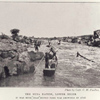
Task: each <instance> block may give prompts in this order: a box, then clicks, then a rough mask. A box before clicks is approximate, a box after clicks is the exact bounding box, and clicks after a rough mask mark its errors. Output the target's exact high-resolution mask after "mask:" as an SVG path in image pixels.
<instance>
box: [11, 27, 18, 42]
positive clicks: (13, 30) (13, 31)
mask: <svg viewBox="0 0 100 100" xmlns="http://www.w3.org/2000/svg"><path fill="white" fill-rule="evenodd" d="M19 31H20V30H19V29H11V30H10V32H11V34H12V37H13V40H15V41H16V38H17V37H18V33H19Z"/></svg>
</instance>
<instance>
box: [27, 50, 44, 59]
mask: <svg viewBox="0 0 100 100" xmlns="http://www.w3.org/2000/svg"><path fill="white" fill-rule="evenodd" d="M28 54H29V56H30V60H31V61H35V60H40V59H42V57H43V56H44V54H43V52H33V51H31V52H28Z"/></svg>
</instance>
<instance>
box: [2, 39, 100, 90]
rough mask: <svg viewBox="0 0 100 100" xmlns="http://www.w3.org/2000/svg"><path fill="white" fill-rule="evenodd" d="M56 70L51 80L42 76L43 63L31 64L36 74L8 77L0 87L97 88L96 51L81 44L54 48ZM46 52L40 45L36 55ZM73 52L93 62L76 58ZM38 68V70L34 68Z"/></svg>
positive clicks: (99, 56) (99, 65)
mask: <svg viewBox="0 0 100 100" xmlns="http://www.w3.org/2000/svg"><path fill="white" fill-rule="evenodd" d="M52 44H53V46H54V47H55V48H56V49H57V57H58V66H57V69H56V72H55V75H54V76H52V77H46V76H43V68H44V63H45V62H44V61H42V62H41V63H40V64H39V62H40V61H36V62H35V66H36V70H35V72H34V73H31V74H24V75H20V76H12V77H8V78H5V79H2V80H1V81H0V86H1V87H67V88H68V87H72V88H74V87H75V88H77V87H81V88H84V87H85V88H86V87H88V88H91V87H97V88H100V48H97V47H89V46H86V45H82V44H76V43H75V44H74V43H67V42H62V43H61V45H57V43H56V42H55V41H53V42H52ZM47 49H48V48H47V47H46V45H42V46H41V48H40V51H42V52H46V50H47ZM77 52H79V53H80V54H81V55H83V56H85V57H86V58H88V59H90V60H93V61H95V62H91V61H88V60H86V59H83V58H82V57H76V55H77ZM38 64H39V66H37V65H38Z"/></svg>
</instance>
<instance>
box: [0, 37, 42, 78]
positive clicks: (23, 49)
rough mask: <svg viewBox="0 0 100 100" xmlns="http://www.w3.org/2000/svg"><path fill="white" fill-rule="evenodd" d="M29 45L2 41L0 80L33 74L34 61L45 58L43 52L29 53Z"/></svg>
mask: <svg viewBox="0 0 100 100" xmlns="http://www.w3.org/2000/svg"><path fill="white" fill-rule="evenodd" d="M29 46H30V45H29V44H25V43H20V42H16V41H13V40H12V39H10V38H9V39H0V79H1V78H5V77H7V76H12V75H21V74H26V73H33V72H34V70H35V66H34V61H36V60H40V59H41V58H42V57H43V55H44V54H43V53H42V52H33V51H30V52H29V51H28V50H27V49H28V47H29Z"/></svg>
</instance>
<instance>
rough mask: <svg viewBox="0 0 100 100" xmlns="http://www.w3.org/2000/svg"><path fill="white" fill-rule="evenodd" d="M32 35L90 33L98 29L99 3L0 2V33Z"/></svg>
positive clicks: (99, 27)
mask: <svg viewBox="0 0 100 100" xmlns="http://www.w3.org/2000/svg"><path fill="white" fill-rule="evenodd" d="M14 28H16V29H19V30H20V32H19V35H24V36H35V37H64V36H80V35H88V34H93V32H94V31H95V30H98V29H100V3H24V2H23V3H10V2H9V3H7V2H5V3H4V2H3V3H2V2H0V33H4V34H7V35H11V33H10V30H11V29H14Z"/></svg>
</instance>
